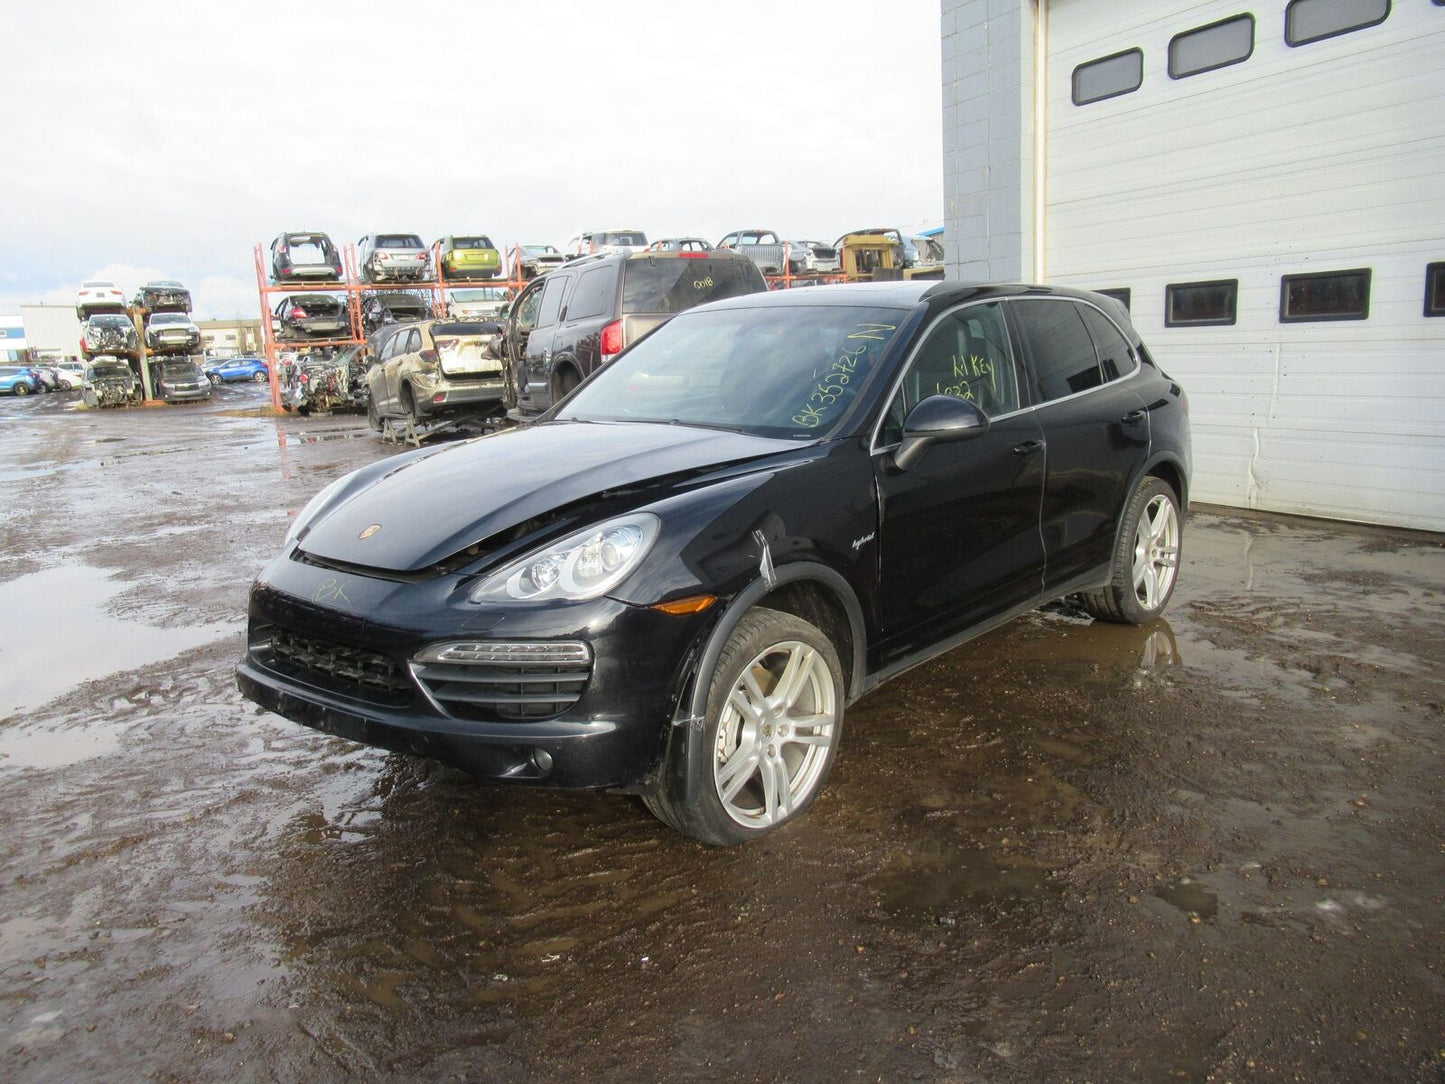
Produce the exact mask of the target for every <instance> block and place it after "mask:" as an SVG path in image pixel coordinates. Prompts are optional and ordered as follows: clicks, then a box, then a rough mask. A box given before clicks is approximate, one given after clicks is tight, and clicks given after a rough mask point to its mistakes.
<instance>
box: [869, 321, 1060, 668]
mask: <svg viewBox="0 0 1445 1084" xmlns="http://www.w3.org/2000/svg"><path fill="white" fill-rule="evenodd" d="M1021 374H1022V370H1021V367H1020V366H1019V365H1018V364H1017V362H1016V361H1015V359H1014V356H1013V351H1012V349H1011V347H1010V342H1009V335H1008V330H1007V326H1006V323H1005V320H1004V316H1003V311H1002V306H1001V305H1000V303H998V302H989V303H984V304H976V305H967V306H963V307H961V308H959V309H955V310H953V311H952V312H949V313H946V314H945V315H944V316H942V317H940V318H939V319H938V320H937V321H936V322H935V323H934V325H933V326H932V327H931V328H930V329H929V331H928V332H927V334H926V335H925V336H924V338H923V341H922V343H921V345H920V346H919V348H918V350H917V351H916V353H915V354H914V356H913V358H912V359H911V360H910V362H909V364H908V367H907V369H906V370H905V375H904V378H903V384H902V386H901V387H900V388H899V389H898V391H897V392H896V394H895V396H894V400H893V403H892V404H891V405H890V407H889V411H888V414H887V416H886V418H885V420H884V424H883V427H882V430H881V432H880V434H879V440H878V450H877V451H875V454H874V457H873V462H874V470H875V472H876V479H877V486H878V493H879V532H880V533H879V549H880V570H879V571H880V575H879V592H880V598H879V625H880V633H881V638H880V659H879V662H880V663H881V664H882V665H884V666H887V665H888V664H889V663H890V662H893V661H897V660H900V659H903V658H906V657H907V656H909V655H911V654H913V653H914V652H916V651H918V650H920V649H923V648H926V647H928V646H930V645H932V644H935V643H937V642H939V641H941V640H944V639H947V638H948V637H949V636H950V635H953V634H955V633H957V632H960V631H962V630H963V629H965V628H967V627H969V626H972V625H974V624H976V623H977V622H978V621H980V620H984V619H986V618H987V617H989V616H991V615H993V614H998V613H1002V612H1004V611H1006V610H1008V609H1010V608H1012V607H1014V606H1017V605H1019V604H1020V603H1023V602H1026V601H1028V600H1029V599H1031V598H1033V597H1034V596H1036V595H1037V594H1038V593H1039V590H1040V588H1041V576H1042V571H1043V543H1042V541H1041V539H1040V536H1039V508H1040V501H1041V499H1042V494H1043V482H1044V456H1043V439H1042V434H1041V433H1040V431H1039V428H1038V423H1037V421H1036V420H1035V418H1034V416H1033V413H1032V411H1029V410H1026V409H1021V400H1020V394H1019V393H1020V380H1021ZM931 395H953V396H957V397H959V398H962V399H967V400H968V401H970V402H972V403H973V404H974V405H975V406H977V407H978V408H979V409H980V410H982V411H983V412H984V414H985V415H986V416H987V417H988V418H989V419H990V424H989V429H988V432H986V433H984V434H983V435H982V436H979V437H975V438H973V439H971V440H966V441H960V442H956V443H940V444H935V445H934V446H933V447H932V448H930V449H929V451H928V453H927V454H926V455H925V456H924V457H923V459H922V460H921V461H920V462H918V463H916V464H915V465H914V466H913V467H911V468H910V469H909V470H906V471H899V470H897V468H896V467H894V466H893V459H892V455H891V454H890V451H889V449H891V448H892V447H893V446H895V445H896V444H897V442H898V441H899V440H900V439H901V437H902V432H903V421H904V419H905V418H906V416H907V413H908V411H910V410H911V409H912V408H913V407H914V406H915V405H917V403H918V402H919V401H920V400H922V399H925V398H927V397H929V396H931Z"/></svg>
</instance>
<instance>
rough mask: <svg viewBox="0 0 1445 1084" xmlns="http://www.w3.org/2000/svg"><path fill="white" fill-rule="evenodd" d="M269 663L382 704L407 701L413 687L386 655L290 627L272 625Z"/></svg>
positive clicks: (281, 669) (348, 694) (306, 679)
mask: <svg viewBox="0 0 1445 1084" xmlns="http://www.w3.org/2000/svg"><path fill="white" fill-rule="evenodd" d="M259 646H261V647H262V648H265V647H269V649H270V656H271V657H270V659H269V665H270V666H271V667H272V668H273V669H276V670H278V671H280V672H281V673H285V674H291V675H293V676H295V677H298V678H300V679H302V680H303V681H307V682H309V683H311V684H313V685H318V686H321V687H322V688H326V689H332V690H334V691H336V692H339V693H344V694H345V695H347V696H353V697H356V698H358V699H361V700H370V701H374V702H376V703H382V704H392V705H396V704H406V703H410V702H411V700H412V698H413V695H414V692H415V690H414V687H413V686H412V684H411V682H410V681H408V680H407V677H406V672H405V671H404V670H403V669H402V668H401V667H400V666H398V665H397V664H396V663H395V662H393V661H392V660H391V659H389V658H387V657H386V656H385V655H379V654H377V653H376V652H374V651H366V650H364V649H362V648H359V647H351V646H349V645H347V644H338V643H335V642H333V641H331V640H322V639H318V638H316V637H314V636H301V635H299V634H297V633H294V632H292V631H290V630H289V629H280V628H277V629H272V630H271V633H270V636H269V639H268V640H266V641H264V642H263V643H262V644H261V645H259Z"/></svg>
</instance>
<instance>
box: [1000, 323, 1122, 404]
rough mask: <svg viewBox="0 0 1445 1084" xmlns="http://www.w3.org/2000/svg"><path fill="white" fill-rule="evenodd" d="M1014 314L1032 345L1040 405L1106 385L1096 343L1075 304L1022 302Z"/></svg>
mask: <svg viewBox="0 0 1445 1084" xmlns="http://www.w3.org/2000/svg"><path fill="white" fill-rule="evenodd" d="M1013 312H1014V314H1015V315H1016V316H1017V317H1018V322H1019V330H1020V331H1021V332H1022V333H1023V337H1024V340H1025V341H1026V342H1027V343H1028V356H1029V362H1030V364H1031V366H1032V368H1033V379H1034V386H1035V387H1036V388H1037V389H1038V399H1039V401H1040V402H1047V401H1048V400H1050V399H1062V398H1064V397H1065V396H1066V395H1076V394H1078V393H1079V392H1081V391H1088V390H1089V389H1090V388H1097V387H1098V386H1099V385H1100V384H1102V383H1103V382H1104V381H1103V377H1102V375H1101V374H1100V371H1099V356H1098V355H1097V354H1096V353H1094V340H1093V339H1091V338H1090V337H1089V330H1088V328H1086V327H1085V326H1084V318H1083V316H1082V315H1080V313H1079V307H1078V306H1077V305H1075V304H1074V303H1073V302H1072V301H1019V302H1015V303H1014V306H1013Z"/></svg>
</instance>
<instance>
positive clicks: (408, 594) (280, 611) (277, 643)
mask: <svg viewBox="0 0 1445 1084" xmlns="http://www.w3.org/2000/svg"><path fill="white" fill-rule="evenodd" d="M466 586H467V581H466V580H465V578H464V577H457V576H447V577H442V578H440V579H436V580H430V581H426V582H421V583H394V582H391V581H384V580H375V579H371V578H368V577H363V576H357V575H353V574H350V573H345V572H339V571H335V570H331V569H324V568H320V567H316V566H313V565H309V564H304V563H302V562H299V561H295V560H291V559H290V558H287V557H282V558H279V559H277V560H276V561H275V562H273V563H272V565H271V566H270V567H269V568H268V569H267V570H266V572H265V573H264V574H263V579H262V580H261V581H258V583H257V584H256V586H255V587H254V588H253V589H252V592H251V610H250V630H249V637H248V647H247V653H246V657H245V658H244V659H243V660H242V661H241V663H240V665H239V666H238V667H237V668H236V678H237V683H238V685H239V687H240V689H241V692H242V693H243V694H244V695H245V696H246V697H248V698H249V699H251V700H254V701H255V702H256V703H258V704H260V705H262V706H263V707H265V708H267V709H269V710H271V711H274V712H276V713H277V714H279V715H283V716H285V717H286V718H288V719H291V720H293V721H295V722H298V723H301V724H303V725H305V726H309V727H312V728H313V729H316V730H322V731H325V732H326V733H329V734H335V735H338V736H340V737H344V738H348V739H350V740H352V741H357V742H362V743H363V744H367V745H375V746H379V747H381V748H383V749H391V750H394V751H397V752H406V753H416V754H420V755H422V756H428V757H432V758H434V759H436V760H439V761H442V762H443V763H446V764H450V765H452V766H454V767H457V768H460V769H462V770H463V771H467V772H469V773H471V774H472V775H474V776H477V777H479V778H483V779H491V780H499V781H510V782H519V783H531V784H537V785H546V786H557V787H609V786H628V785H632V784H636V783H638V782H640V781H641V780H642V779H643V778H644V777H645V776H647V774H648V773H649V772H651V771H652V770H653V769H654V768H655V767H656V765H657V763H658V761H659V758H660V756H661V753H662V749H663V741H664V739H665V736H666V731H667V728H668V726H669V724H670V722H671V720H672V718H673V714H674V711H675V709H676V703H677V696H678V694H679V689H680V686H681V685H682V677H683V674H684V673H685V671H686V668H687V666H688V664H689V661H690V659H691V657H692V656H693V654H694V645H695V644H697V643H698V642H699V639H700V637H701V636H702V635H703V634H704V633H705V632H706V631H707V630H708V629H709V628H710V627H711V622H712V620H713V615H712V614H711V613H704V614H699V615H689V616H684V617H674V616H668V615H666V614H662V613H659V612H657V611H654V610H651V609H647V608H645V607H637V606H630V605H627V604H625V603H621V602H616V601H613V600H611V599H607V598H602V599H597V600H594V601H590V602H585V603H559V604H551V605H537V606H525V605H522V606H515V607H490V608H489V607H483V606H479V605H476V604H474V603H471V602H469V601H467V600H466V595H465V591H466ZM318 598H319V599H324V600H325V601H324V602H318V601H312V600H315V599H318ZM343 600H344V601H343ZM454 640H467V641H485V642H508V643H556V642H558V641H580V642H583V643H586V644H587V645H588V647H589V648H590V650H591V655H592V659H591V662H590V664H589V666H588V669H587V671H586V673H585V679H584V680H583V682H582V684H581V686H580V692H578V691H577V688H578V687H577V685H576V684H569V685H568V686H567V688H568V690H570V691H569V692H568V693H567V694H566V695H564V694H563V693H561V692H559V693H557V694H556V701H557V702H556V704H555V705H552V707H556V708H557V710H555V711H553V712H552V714H549V715H547V716H546V717H526V718H518V717H513V716H509V715H507V714H505V713H499V712H498V711H497V710H494V709H493V708H491V707H488V706H486V705H480V706H478V705H475V704H469V703H458V702H456V701H454V700H453V699H450V698H449V697H448V695H447V694H446V693H445V692H444V691H441V686H440V685H439V684H438V679H437V678H434V677H433V676H431V673H430V672H429V668H428V667H427V666H425V665H423V664H419V663H416V662H414V660H415V658H416V656H417V655H418V653H419V652H420V651H421V650H422V649H424V648H425V647H428V646H430V645H434V644H437V643H442V642H446V641H454ZM297 645H301V646H300V647H298V646H297ZM550 673H551V671H546V670H544V671H543V672H542V673H541V675H540V676H539V674H538V673H531V674H530V675H529V676H527V677H523V678H518V679H517V680H518V681H519V682H524V681H530V682H531V684H519V685H517V686H515V688H516V689H520V690H522V691H523V692H526V691H528V690H536V689H538V688H539V687H540V688H547V686H546V685H545V684H544V685H541V686H539V685H538V684H536V683H537V682H544V683H545V682H547V681H549V680H550V678H549V677H548V676H547V675H549V674H550ZM564 680H565V681H568V682H575V681H576V680H577V679H576V677H575V675H574V676H573V677H571V678H567V679H563V678H559V679H558V681H559V682H562V681H564ZM496 681H497V682H499V683H500V685H499V686H498V687H499V688H503V689H506V688H512V686H510V685H508V683H507V680H506V678H497V679H496ZM559 688H560V685H559ZM572 697H575V699H573V698H572ZM564 702H565V703H564ZM552 707H544V708H542V709H540V710H543V711H552Z"/></svg>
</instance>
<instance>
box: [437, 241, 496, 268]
mask: <svg viewBox="0 0 1445 1084" xmlns="http://www.w3.org/2000/svg"><path fill="white" fill-rule="evenodd" d="M437 244H438V245H440V246H441V268H442V274H443V275H444V276H445V277H446V278H451V279H490V278H496V277H497V275H499V274H501V271H502V254H501V253H500V252H498V251H497V246H496V245H494V244H492V239H491V238H490V237H484V236H482V235H481V234H472V235H470V236H467V237H462V236H447V237H443V238H442V239H441V240H440V241H438V242H437Z"/></svg>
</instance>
